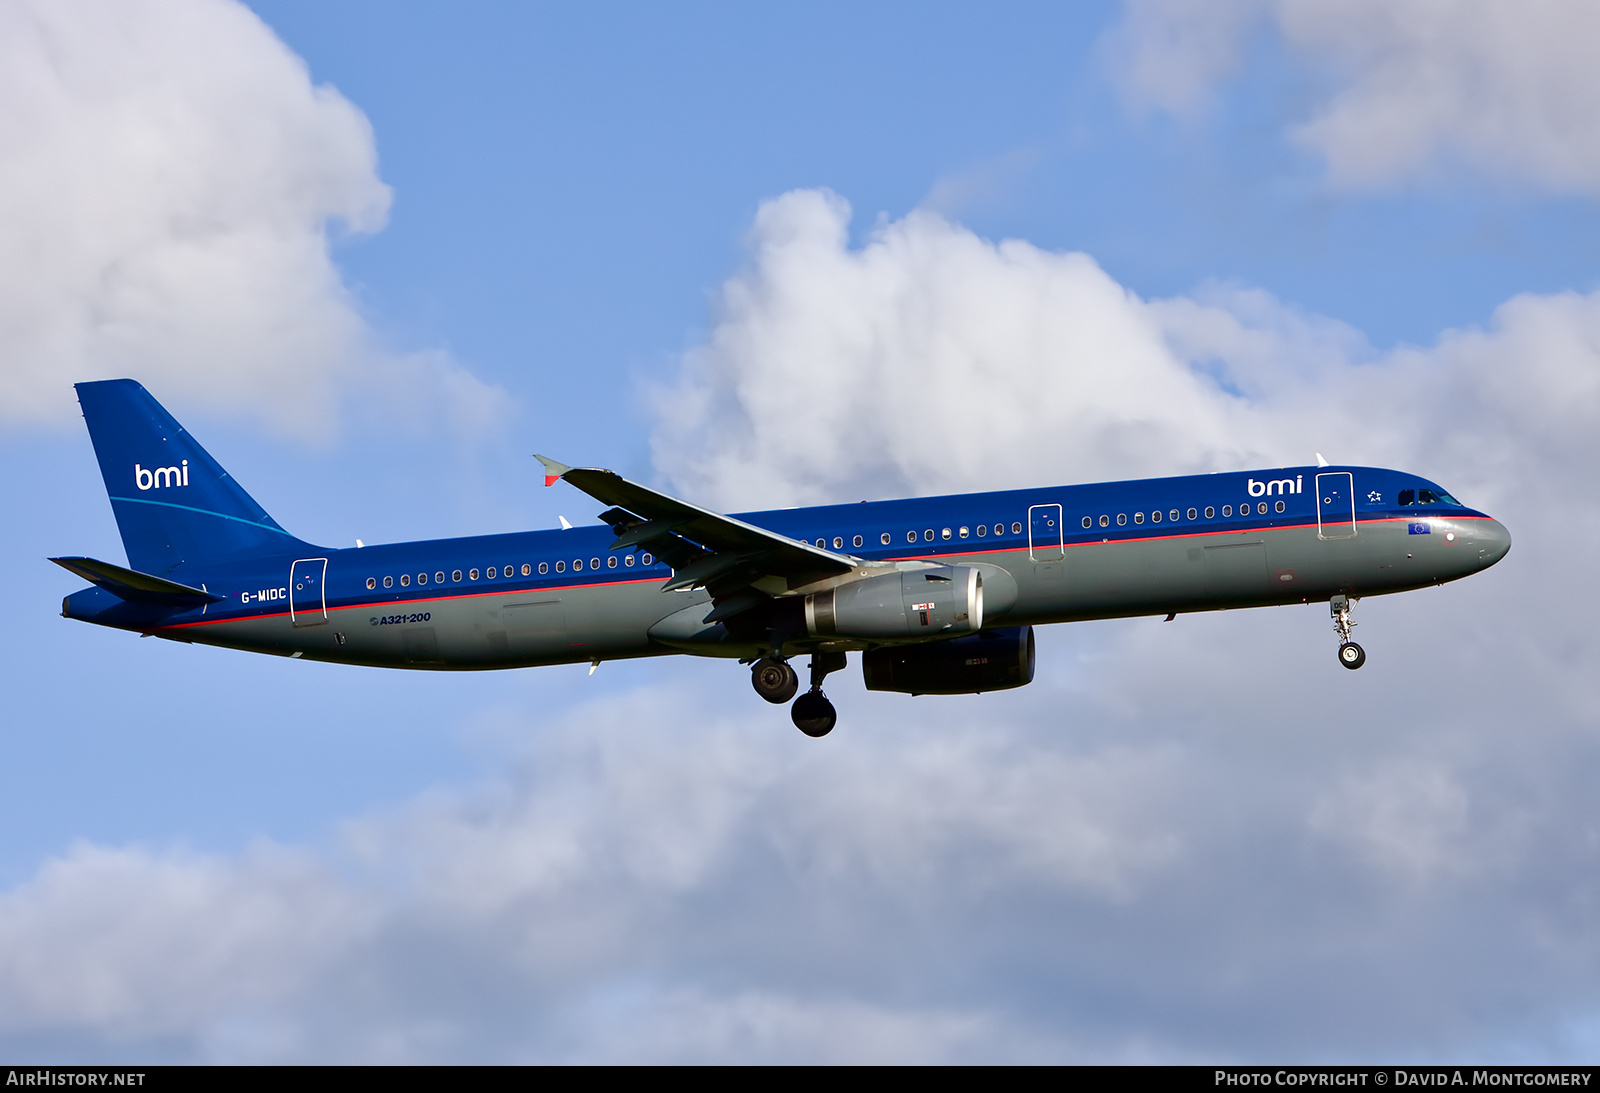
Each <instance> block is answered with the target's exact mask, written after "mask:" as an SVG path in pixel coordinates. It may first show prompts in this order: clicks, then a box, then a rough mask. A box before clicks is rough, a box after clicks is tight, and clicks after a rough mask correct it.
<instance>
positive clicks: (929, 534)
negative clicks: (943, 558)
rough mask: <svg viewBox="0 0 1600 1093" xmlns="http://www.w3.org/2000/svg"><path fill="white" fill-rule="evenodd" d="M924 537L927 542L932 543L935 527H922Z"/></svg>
mask: <svg viewBox="0 0 1600 1093" xmlns="http://www.w3.org/2000/svg"><path fill="white" fill-rule="evenodd" d="M922 538H923V539H924V540H925V541H926V542H930V543H931V542H933V529H932V528H923V529H922Z"/></svg>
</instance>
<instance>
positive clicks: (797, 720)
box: [789, 651, 846, 737]
mask: <svg viewBox="0 0 1600 1093" xmlns="http://www.w3.org/2000/svg"><path fill="white" fill-rule="evenodd" d="M845 663H846V661H845V655H844V654H843V653H824V652H820V651H819V652H815V653H812V654H811V689H810V690H809V691H807V692H806V693H805V694H803V695H801V696H800V697H799V698H797V699H795V700H794V708H793V709H791V710H790V711H789V716H790V718H791V719H792V720H793V721H794V727H795V728H797V729H799V730H800V731H801V732H803V733H805V734H806V735H807V736H813V737H815V736H827V735H828V734H829V733H830V732H832V731H833V726H834V724H835V723H836V722H837V721H838V720H839V713H838V711H837V710H835V709H834V708H833V703H832V702H829V701H828V696H827V695H825V694H823V693H822V681H823V680H824V679H825V678H827V675H828V673H829V672H837V671H838V670H839V669H841V668H843V667H844V666H845Z"/></svg>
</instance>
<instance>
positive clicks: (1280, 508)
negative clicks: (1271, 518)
mask: <svg viewBox="0 0 1600 1093" xmlns="http://www.w3.org/2000/svg"><path fill="white" fill-rule="evenodd" d="M1272 507H1273V508H1275V509H1277V510H1278V511H1279V512H1282V511H1283V502H1282V501H1277V502H1274V503H1273V506H1272Z"/></svg>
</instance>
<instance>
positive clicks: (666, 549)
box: [535, 455, 861, 622]
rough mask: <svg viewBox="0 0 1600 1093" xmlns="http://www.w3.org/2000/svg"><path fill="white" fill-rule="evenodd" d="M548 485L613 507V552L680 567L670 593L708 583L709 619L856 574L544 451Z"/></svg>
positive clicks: (821, 553)
mask: <svg viewBox="0 0 1600 1093" xmlns="http://www.w3.org/2000/svg"><path fill="white" fill-rule="evenodd" d="M535 458H536V459H538V460H539V462H541V463H543V464H544V467H545V485H547V486H549V485H554V484H555V483H556V482H557V481H565V482H570V483H571V484H572V485H574V486H576V487H578V489H580V490H582V491H583V492H584V493H586V494H588V495H589V496H590V497H593V498H594V499H595V500H597V501H600V502H602V503H603V504H606V505H610V506H611V508H609V509H607V510H606V511H605V512H603V513H601V514H600V519H602V520H604V521H605V522H606V523H608V524H610V525H611V528H612V530H613V531H615V532H616V533H617V541H616V542H614V543H612V544H611V549H612V550H624V549H627V548H630V547H632V548H635V549H648V550H650V551H651V552H652V553H654V554H656V555H657V556H659V557H660V558H661V559H662V560H664V561H665V562H666V563H667V564H668V565H670V566H671V567H672V568H673V570H674V573H673V577H672V580H670V581H668V582H667V584H666V585H665V587H664V588H663V591H669V592H670V591H675V590H677V589H680V588H705V589H707V590H708V591H710V593H711V596H712V599H713V600H714V601H716V610H714V611H713V612H712V615H711V616H710V617H708V618H707V620H706V621H707V622H715V621H718V620H719V619H723V618H729V617H731V616H732V615H735V614H738V613H739V612H741V611H745V610H748V609H749V608H751V607H754V606H757V605H758V604H759V603H761V602H764V601H765V600H766V599H767V598H768V597H769V596H771V595H773V594H777V593H780V592H784V591H789V590H791V589H795V588H800V587H802V586H804V585H808V584H811V583H813V582H815V581H819V580H823V579H824V578H827V577H833V576H837V575H839V574H841V573H848V572H850V571H851V570H852V569H854V568H856V567H857V566H859V565H860V564H861V562H860V561H859V560H858V559H853V558H850V557H848V556H846V555H843V554H835V553H834V552H832V551H829V550H824V549H822V548H821V547H815V546H812V545H811V544H810V543H805V542H802V541H800V540H799V539H791V538H789V537H788V536H786V535H779V534H778V533H776V532H773V531H768V530H766V529H765V528H758V527H756V526H755V525H753V524H747V523H745V522H744V521H743V520H735V519H734V518H733V517H731V516H723V515H721V514H720V513H715V512H711V511H710V510H708V509H703V508H700V507H698V506H696V505H691V504H689V503H688V502H687V501H679V500H678V499H677V498H675V497H668V496H667V495H666V494H664V493H657V492H656V491H655V490H652V489H649V488H648V487H645V486H641V485H639V484H638V483H637V482H630V481H628V480H627V479H626V478H623V477H622V476H621V475H620V474H617V473H615V472H614V471H606V470H600V469H598V468H573V467H568V466H566V465H565V464H562V463H557V462H556V461H555V460H553V459H546V458H545V457H544V456H542V455H541V456H535Z"/></svg>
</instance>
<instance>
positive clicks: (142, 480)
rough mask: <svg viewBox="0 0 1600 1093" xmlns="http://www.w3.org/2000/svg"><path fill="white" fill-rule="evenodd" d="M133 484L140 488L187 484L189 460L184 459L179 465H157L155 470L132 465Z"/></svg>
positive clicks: (149, 488)
mask: <svg viewBox="0 0 1600 1093" xmlns="http://www.w3.org/2000/svg"><path fill="white" fill-rule="evenodd" d="M133 484H134V485H136V486H138V487H139V488H140V489H141V490H158V489H160V488H161V487H163V486H187V485H188V484H189V461H188V460H187V459H185V460H184V461H183V466H181V467H157V468H156V469H155V470H153V471H150V470H145V469H144V468H143V467H141V466H139V464H137V463H135V464H134V465H133Z"/></svg>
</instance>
